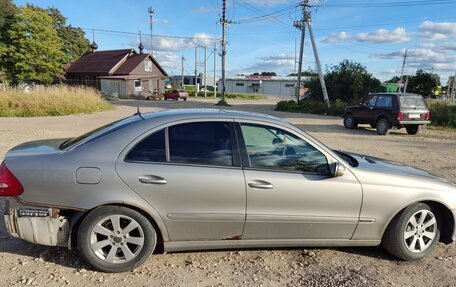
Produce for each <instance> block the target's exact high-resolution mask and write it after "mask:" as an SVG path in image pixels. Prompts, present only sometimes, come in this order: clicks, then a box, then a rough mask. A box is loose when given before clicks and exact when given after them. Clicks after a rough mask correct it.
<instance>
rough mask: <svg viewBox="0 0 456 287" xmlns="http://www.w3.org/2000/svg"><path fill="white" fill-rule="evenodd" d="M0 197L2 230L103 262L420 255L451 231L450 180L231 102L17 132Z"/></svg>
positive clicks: (455, 201) (113, 265) (120, 266)
mask: <svg viewBox="0 0 456 287" xmlns="http://www.w3.org/2000/svg"><path fill="white" fill-rule="evenodd" d="M0 196H6V197H7V200H6V207H5V223H6V226H7V230H8V233H9V234H10V235H11V236H14V237H18V238H22V239H24V240H27V241H30V242H33V243H38V244H44V245H50V246H67V247H69V248H77V250H78V251H79V252H80V253H81V255H82V257H83V258H84V259H85V260H86V261H87V262H89V263H90V264H91V265H92V266H94V267H95V268H96V269H98V270H102V271H107V272H121V271H127V270H132V269H134V268H136V267H137V266H139V265H141V264H142V263H143V262H144V261H145V260H147V258H148V257H149V255H150V254H152V252H154V251H159V250H161V251H165V252H172V251H185V250H200V249H202V250H208V249H239V248H262V247H263V248H271V247H272V248H274V247H303V246H313V247H317V246H377V245H379V244H383V245H384V247H385V248H386V249H387V250H388V251H389V252H390V253H392V254H394V255H395V256H397V257H399V258H401V259H403V260H417V259H420V258H422V257H424V256H426V255H427V254H429V253H430V252H431V251H432V250H433V248H434V247H435V246H436V244H437V243H438V242H439V241H441V242H444V243H451V242H452V241H453V240H454V239H455V238H456V237H455V216H456V187H455V186H454V185H452V184H450V183H448V182H447V181H445V180H443V179H441V178H438V177H436V176H433V175H431V174H429V173H428V172H426V171H424V170H421V169H417V168H413V167H409V166H405V165H402V164H399V163H395V162H391V161H386V160H382V159H379V158H374V157H370V156H362V155H357V154H353V153H348V152H341V151H334V150H332V149H330V148H328V147H327V146H325V145H324V144H323V143H321V142H319V141H318V140H316V139H315V138H313V137H312V136H310V135H309V134H307V133H305V132H304V131H302V130H300V129H299V128H297V127H295V126H293V125H291V124H290V123H288V122H286V121H285V120H283V119H280V118H276V117H272V116H268V115H262V114H255V113H246V112H239V111H232V110H229V111H227V110H217V109H182V110H168V111H161V112H157V113H150V114H140V113H137V114H135V115H134V116H131V117H128V118H125V119H122V120H120V121H117V122H114V123H111V124H109V125H107V126H104V127H101V128H98V129H96V130H94V131H91V132H89V133H87V134H85V135H82V136H79V137H76V138H73V139H57V140H40V141H35V142H29V143H24V144H22V145H19V146H17V147H15V148H13V149H11V150H10V151H8V152H7V154H6V157H5V161H4V162H3V164H1V165H0ZM391 199H394V200H391Z"/></svg>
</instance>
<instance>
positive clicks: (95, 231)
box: [77, 206, 157, 272]
mask: <svg viewBox="0 0 456 287" xmlns="http://www.w3.org/2000/svg"><path fill="white" fill-rule="evenodd" d="M77 236H78V237H77V245H78V249H79V251H80V252H81V254H82V257H83V258H84V259H85V260H86V261H87V262H88V263H90V264H91V265H92V266H93V267H95V268H96V269H97V270H100V271H104V272H125V271H129V270H132V269H134V268H136V267H138V266H139V265H141V264H142V263H144V261H146V260H147V259H148V258H149V256H150V254H151V253H152V252H153V251H154V249H155V246H156V244H157V233H156V232H155V229H154V227H153V226H152V224H151V223H150V221H149V220H148V219H147V218H146V217H144V216H143V215H142V214H140V213H139V212H137V211H135V210H132V209H129V208H126V207H122V206H102V207H98V208H96V209H94V210H93V211H92V212H90V213H89V214H88V215H87V216H86V217H85V218H84V219H83V221H82V222H81V225H80V227H79V230H78V234H77Z"/></svg>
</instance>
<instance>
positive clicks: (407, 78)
mask: <svg viewBox="0 0 456 287" xmlns="http://www.w3.org/2000/svg"><path fill="white" fill-rule="evenodd" d="M408 81H409V75H407V77H406V78H405V85H404V93H407V86H408Z"/></svg>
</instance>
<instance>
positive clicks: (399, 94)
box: [371, 93, 421, 97]
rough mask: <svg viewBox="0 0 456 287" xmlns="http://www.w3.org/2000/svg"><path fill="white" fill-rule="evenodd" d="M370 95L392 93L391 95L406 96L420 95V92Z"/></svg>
mask: <svg viewBox="0 0 456 287" xmlns="http://www.w3.org/2000/svg"><path fill="white" fill-rule="evenodd" d="M371 95H376V96H378V95H392V96H399V97H401V96H402V97H408V96H421V95H420V94H414V93H372V94H371Z"/></svg>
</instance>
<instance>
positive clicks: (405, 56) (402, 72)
mask: <svg viewBox="0 0 456 287" xmlns="http://www.w3.org/2000/svg"><path fill="white" fill-rule="evenodd" d="M407 51H408V49H405V53H404V60H403V61H402V69H401V85H403V83H404V82H403V77H404V67H405V60H406V59H407ZM400 89H401V88H399V91H400ZM403 90H404V89H402V91H403Z"/></svg>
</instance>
